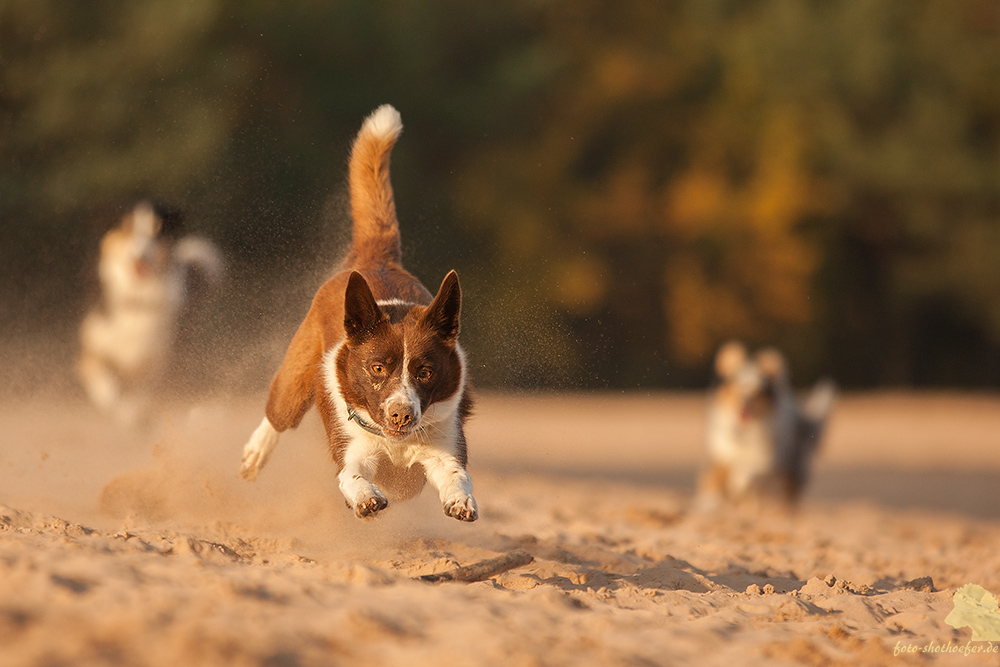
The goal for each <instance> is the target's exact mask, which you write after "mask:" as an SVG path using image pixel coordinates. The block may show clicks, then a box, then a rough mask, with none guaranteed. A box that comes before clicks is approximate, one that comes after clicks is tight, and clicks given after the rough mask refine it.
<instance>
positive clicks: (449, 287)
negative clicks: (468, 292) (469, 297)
mask: <svg viewBox="0 0 1000 667" xmlns="http://www.w3.org/2000/svg"><path fill="white" fill-rule="evenodd" d="M461 313H462V288H461V287H459V285H458V274H457V273H455V272H454V271H449V272H448V275H446V276H445V277H444V281H443V282H442V283H441V288H440V289H439V290H438V293H437V296H435V297H434V301H432V302H431V305H429V306H427V312H425V313H424V322H426V323H427V324H429V325H430V327H431V328H432V329H433V330H434V331H436V332H437V333H438V335H440V336H441V338H443V339H444V340H446V341H448V342H452V341H454V340H455V339H456V338H458V332H459V329H460V327H459V322H458V320H459V316H460V315H461Z"/></svg>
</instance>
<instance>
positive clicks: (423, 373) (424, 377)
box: [417, 368, 433, 382]
mask: <svg viewBox="0 0 1000 667" xmlns="http://www.w3.org/2000/svg"><path fill="white" fill-rule="evenodd" d="M431 375H433V373H431V369H429V368H421V369H420V370H419V371H417V379H418V380H420V381H421V382H427V381H428V380H430V379H431Z"/></svg>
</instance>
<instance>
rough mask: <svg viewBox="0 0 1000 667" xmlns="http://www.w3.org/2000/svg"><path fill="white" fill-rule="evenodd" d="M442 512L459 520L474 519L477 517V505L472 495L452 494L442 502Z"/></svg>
mask: <svg viewBox="0 0 1000 667" xmlns="http://www.w3.org/2000/svg"><path fill="white" fill-rule="evenodd" d="M444 513H445V514H447V515H448V516H450V517H452V518H454V519H458V520H459V521H470V522H471V521H475V520H476V519H478V518H479V507H478V506H477V505H476V499H475V498H473V497H472V496H467V495H460V496H452V497H451V498H449V499H448V500H446V501H445V503H444Z"/></svg>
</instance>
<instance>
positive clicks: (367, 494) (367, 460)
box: [337, 439, 389, 519]
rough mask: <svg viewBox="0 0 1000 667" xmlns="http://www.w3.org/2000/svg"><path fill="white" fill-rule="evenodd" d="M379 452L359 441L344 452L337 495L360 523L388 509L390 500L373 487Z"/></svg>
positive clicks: (338, 478) (338, 477)
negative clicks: (344, 501)
mask: <svg viewBox="0 0 1000 667" xmlns="http://www.w3.org/2000/svg"><path fill="white" fill-rule="evenodd" d="M377 467H378V451H377V449H376V448H374V447H372V446H371V445H370V444H369V443H367V442H366V441H364V440H362V439H358V440H353V441H352V442H351V443H350V444H349V445H348V446H347V447H346V448H345V449H344V465H343V467H342V468H341V470H340V474H339V475H337V480H338V482H339V483H340V492H341V493H343V494H344V498H345V499H346V500H347V505H348V506H349V507H350V508H351V509H352V510H354V513H355V514H356V515H357V517H358V518H359V519H364V518H367V517H370V516H374V515H375V514H377V513H378V512H380V511H382V510H384V509H385V508H386V507H388V505H389V500H388V499H387V498H386V497H385V495H384V494H383V493H382V491H380V490H379V488H378V487H377V486H375V483H374V482H372V480H373V479H375V471H376V468H377Z"/></svg>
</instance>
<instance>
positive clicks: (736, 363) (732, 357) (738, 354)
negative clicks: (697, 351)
mask: <svg viewBox="0 0 1000 667" xmlns="http://www.w3.org/2000/svg"><path fill="white" fill-rule="evenodd" d="M746 362H747V351H746V348H745V347H743V344H742V343H740V342H738V341H735V340H733V341H729V342H728V343H726V344H725V345H723V346H722V347H721V348H719V353H718V354H717V355H715V372H716V373H718V374H719V377H720V378H722V379H723V380H728V379H729V378H731V377H732V376H733V375H735V374H736V373H737V372H738V371H739V370H740V369H741V368H743V365H744V364H745V363H746Z"/></svg>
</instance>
